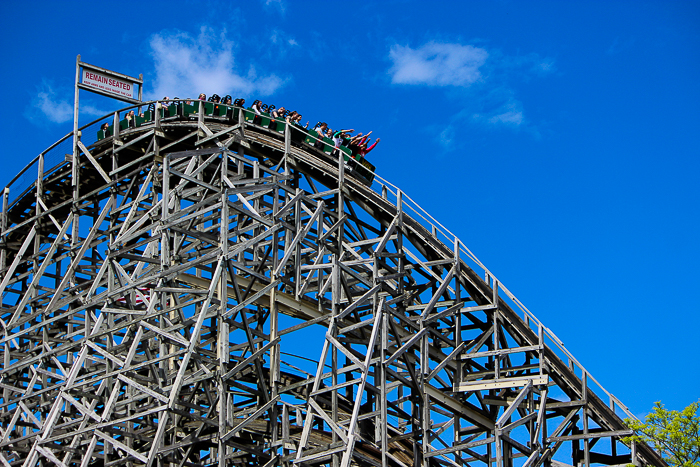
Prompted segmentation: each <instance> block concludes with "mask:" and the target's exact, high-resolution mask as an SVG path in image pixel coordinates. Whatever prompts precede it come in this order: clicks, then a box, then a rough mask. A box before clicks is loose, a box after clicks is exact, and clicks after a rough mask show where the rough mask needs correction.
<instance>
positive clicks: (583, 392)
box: [0, 101, 666, 467]
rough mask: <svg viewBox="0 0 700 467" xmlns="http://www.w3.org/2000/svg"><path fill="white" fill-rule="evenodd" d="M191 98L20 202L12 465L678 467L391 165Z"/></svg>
mask: <svg viewBox="0 0 700 467" xmlns="http://www.w3.org/2000/svg"><path fill="white" fill-rule="evenodd" d="M193 102H195V103H194V104H190V103H188V101H182V102H175V103H173V102H159V101H154V102H152V104H153V112H152V113H149V115H148V116H147V117H146V116H144V117H141V119H140V120H139V121H138V122H136V121H135V122H134V124H133V125H130V124H129V122H127V124H124V123H123V121H124V120H125V119H124V116H125V115H127V114H128V113H129V112H130V111H131V110H134V109H137V106H131V107H126V108H123V109H120V110H118V111H115V112H113V113H111V114H109V115H107V116H105V117H103V118H101V119H98V120H96V121H94V122H92V123H90V124H88V125H85V126H83V127H82V128H80V129H79V130H78V132H77V133H76V134H75V135H74V134H73V133H70V134H68V135H66V136H65V137H64V138H62V139H61V140H59V141H58V142H57V143H55V144H54V145H52V146H51V147H50V148H48V149H47V150H46V151H44V152H42V153H41V154H40V155H39V156H38V157H36V158H35V159H34V160H33V161H32V162H31V163H30V164H29V165H28V166H27V167H26V168H25V169H24V170H23V171H22V172H20V173H19V174H18V175H17V176H16V177H15V178H14V179H13V180H12V181H11V182H10V184H9V185H8V186H7V187H6V188H5V190H4V191H3V200H2V217H1V218H0V232H1V233H0V273H1V276H0V277H1V279H0V296H2V309H1V310H0V325H2V328H3V332H2V340H1V341H0V344H1V345H0V352H1V353H2V365H1V367H0V395H1V398H0V462H1V463H2V464H3V465H4V466H20V465H22V466H34V465H42V466H47V465H57V466H82V467H88V466H118V465H125V466H128V467H131V466H140V465H147V466H154V465H157V466H179V467H181V466H209V465H220V466H223V465H227V466H228V465H243V466H293V465H299V466H333V467H337V466H342V467H348V466H392V467H399V466H401V467H408V466H459V467H461V466H472V465H487V466H492V465H494V464H495V466H496V467H538V466H557V467H560V466H565V465H576V466H579V465H580V466H584V465H585V466H591V465H593V464H602V465H625V464H630V463H633V464H635V465H639V466H641V465H654V466H665V465H666V464H665V463H664V461H663V459H662V458H661V457H660V456H659V455H658V454H657V453H656V452H655V451H654V450H652V449H651V448H650V447H649V446H647V445H645V444H640V443H635V442H629V443H625V442H623V438H625V437H626V436H628V435H630V434H631V432H630V431H629V429H628V428H627V427H626V425H625V424H624V422H623V419H624V418H625V417H632V416H633V415H632V414H631V413H630V411H629V410H628V409H627V408H626V407H625V405H624V404H623V403H622V402H621V401H620V400H619V399H617V398H616V397H614V396H613V395H612V394H610V393H608V392H607V391H605V389H604V388H603V387H602V386H601V385H600V384H599V383H598V381H597V380H595V378H594V377H593V376H592V375H591V374H589V373H588V371H586V369H585V368H584V367H583V366H582V365H581V364H580V363H579V362H578V360H576V359H575V358H574V357H573V355H571V354H570V352H568V351H567V349H566V348H565V346H564V345H563V343H562V342H561V341H560V340H559V339H558V338H557V337H556V336H555V335H554V333H553V332H552V331H551V330H550V329H548V328H547V327H545V326H544V325H543V324H542V323H541V322H540V321H539V320H538V319H537V318H536V317H535V316H534V314H533V313H532V312H531V311H530V310H529V309H528V308H526V307H525V306H524V305H523V304H522V303H521V302H520V301H519V300H518V299H517V298H516V297H515V296H514V295H513V294H512V293H511V292H510V291H509V290H508V288H506V287H505V286H504V285H503V284H502V283H501V282H500V281H499V280H498V279H497V278H496V277H495V276H494V274H492V272H491V271H489V270H488V269H487V268H486V267H485V266H484V265H483V264H482V263H481V262H480V261H479V260H478V259H477V258H476V256H474V254H473V253H472V252H471V251H470V250H469V249H468V248H466V246H465V245H464V244H463V243H462V242H461V241H460V240H459V239H458V238H456V237H455V236H454V235H453V234H452V233H451V232H450V231H449V230H447V228H445V227H444V226H442V225H441V224H440V223H439V222H437V221H436V220H435V219H433V218H432V217H431V216H430V215H429V214H428V213H426V212H425V211H424V210H423V209H421V208H420V206H418V205H417V204H416V203H415V202H414V201H413V200H412V199H411V198H410V197H409V196H407V195H406V194H405V193H403V192H402V191H401V190H400V189H399V188H397V187H396V186H394V185H392V184H391V183H389V182H388V181H386V180H384V179H382V178H381V177H380V176H379V175H374V170H373V167H372V170H370V169H369V166H367V165H365V164H361V163H360V164H358V163H357V162H361V161H357V160H354V162H353V158H352V157H350V155H348V154H346V153H343V157H338V156H337V155H332V150H331V149H330V148H328V150H327V148H326V147H325V146H324V145H322V144H321V145H317V144H312V143H313V142H314V141H313V140H314V138H315V136H314V135H313V134H306V135H303V134H302V137H299V133H298V131H299V130H298V129H296V128H293V127H292V126H291V125H289V124H287V123H286V122H278V125H277V128H274V129H271V128H270V125H269V124H268V125H264V124H255V123H253V120H252V119H250V118H246V117H247V115H248V114H247V112H249V111H248V110H247V109H244V108H241V107H237V106H231V107H230V108H226V109H224V110H222V111H219V112H215V111H214V109H208V108H206V107H205V106H206V104H205V103H203V102H199V103H197V101H193ZM142 105H144V106H147V105H149V103H145V104H142ZM173 106H174V109H173ZM186 106H190V107H186ZM171 109H172V112H171ZM136 114H139V112H136ZM105 122H106V123H107V124H108V125H107V126H108V127H109V130H108V131H105V130H101V129H100V128H101V127H104V123H105ZM136 123H138V124H136ZM100 131H101V133H100V134H99V137H98V132H100ZM295 132H297V133H295ZM309 138H310V139H309ZM319 146H320V147H321V149H319V148H318V147H319ZM76 147H77V150H74V148H76ZM361 167H362V168H364V169H365V170H364V171H363V169H362V168H361Z"/></svg>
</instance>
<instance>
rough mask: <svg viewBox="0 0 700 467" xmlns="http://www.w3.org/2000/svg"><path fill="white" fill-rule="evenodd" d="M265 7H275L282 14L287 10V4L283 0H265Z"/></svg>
mask: <svg viewBox="0 0 700 467" xmlns="http://www.w3.org/2000/svg"><path fill="white" fill-rule="evenodd" d="M265 7H266V8H273V9H275V10H277V11H279V13H280V14H281V15H284V13H285V12H286V11H287V5H286V4H285V2H284V1H283V0H265Z"/></svg>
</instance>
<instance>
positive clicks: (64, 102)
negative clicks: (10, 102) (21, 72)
mask: <svg viewBox="0 0 700 467" xmlns="http://www.w3.org/2000/svg"><path fill="white" fill-rule="evenodd" d="M73 93H74V90H73V88H69V87H59V88H56V87H55V86H54V85H53V83H52V82H51V81H49V80H46V79H44V80H42V82H41V84H40V85H39V86H37V92H36V94H35V95H34V98H33V99H32V100H31V104H30V106H29V108H28V109H27V110H26V111H25V113H24V115H25V117H27V118H28V119H29V120H31V121H34V122H45V121H46V120H48V121H49V122H52V123H66V122H69V121H71V120H73V102H72V101H73ZM69 99H70V100H69ZM106 113H107V112H106V111H104V110H101V109H98V108H96V107H94V106H92V105H90V104H86V103H83V104H82V105H80V114H81V115H90V116H100V115H105V114H106Z"/></svg>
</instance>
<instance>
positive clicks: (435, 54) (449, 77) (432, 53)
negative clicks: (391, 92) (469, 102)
mask: <svg viewBox="0 0 700 467" xmlns="http://www.w3.org/2000/svg"><path fill="white" fill-rule="evenodd" d="M488 56H489V54H488V52H486V50H484V49H481V48H479V47H474V46H471V45H461V44H449V43H438V42H428V43H427V44H425V45H423V46H421V47H419V48H417V49H412V48H410V47H409V46H401V45H398V44H396V45H394V46H393V47H392V48H391V50H390V51H389V58H390V59H391V60H392V62H393V63H394V64H393V66H392V67H391V69H390V70H389V74H390V75H391V82H392V83H395V84H424V85H428V86H469V85H471V84H473V83H475V82H476V81H478V80H480V79H481V72H480V71H479V68H481V66H482V65H484V63H485V62H486V59H487V58H488Z"/></svg>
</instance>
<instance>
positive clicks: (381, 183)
mask: <svg viewBox="0 0 700 467" xmlns="http://www.w3.org/2000/svg"><path fill="white" fill-rule="evenodd" d="M178 102H180V103H185V102H192V103H194V102H202V103H203V104H204V103H206V102H208V101H199V99H192V98H188V99H168V100H153V101H147V102H142V103H140V104H132V105H129V106H127V107H123V108H121V109H118V110H115V111H113V112H110V113H108V114H106V115H104V116H102V117H100V118H97V119H95V120H93V121H91V122H90V123H88V124H86V125H83V126H81V127H80V128H78V132H79V134H80V132H82V130H84V129H85V128H88V127H90V126H92V125H94V124H96V123H99V122H100V121H102V120H104V119H106V118H113V117H115V116H117V117H118V115H119V114H121V113H122V112H125V111H129V110H131V109H134V108H137V107H144V106H145V107H148V106H150V105H151V104H155V105H156V109H158V108H159V106H158V105H159V104H160V105H161V106H162V105H163V104H166V105H171V104H173V103H178ZM215 105H225V106H227V107H231V108H234V109H239V112H245V111H250V110H248V109H246V108H244V107H240V106H235V105H233V104H230V105H229V104H222V103H215ZM200 108H201V106H200ZM270 118H274V117H270ZM239 119H243V120H244V119H245V116H244V114H243V113H240V114H239ZM116 121H118V118H117V119H115V122H116ZM284 124H285V125H286V126H289V124H288V123H287V122H286V121H285V122H284ZM303 130H304V131H305V132H306V133H307V134H308V136H309V137H310V138H312V139H314V140H316V141H323V139H322V138H321V139H319V138H316V137H314V136H313V135H311V134H310V133H309V130H308V129H306V128H303ZM287 134H289V132H288V131H286V130H285V135H287ZM72 136H73V132H72V131H71V132H70V133H68V134H67V135H66V136H64V137H63V138H61V139H59V140H58V141H56V142H55V143H53V144H52V145H51V146H49V147H48V148H47V149H45V150H44V151H42V152H41V153H39V155H38V156H36V157H35V158H34V159H32V161H31V162H29V163H28V164H27V165H26V166H25V167H24V168H23V169H22V170H21V171H20V172H19V173H18V174H17V175H15V176H14V177H13V178H12V180H10V182H9V183H8V184H7V185H6V186H5V190H9V189H10V187H11V186H12V185H13V184H14V183H15V182H16V181H17V180H18V179H19V178H20V177H21V176H22V175H23V174H24V173H25V172H27V171H28V170H29V169H30V168H31V167H32V166H33V165H34V164H36V162H37V161H38V160H39V158H40V157H41V156H45V155H46V154H48V153H49V152H50V151H51V150H53V149H55V148H56V147H57V146H58V145H59V144H61V143H63V142H65V141H66V140H67V139H68V138H70V137H72ZM59 165H60V164H59ZM52 169H53V168H49V169H48V170H46V171H45V172H49V171H51V170H52ZM375 184H376V185H378V186H377V187H375ZM30 186H31V185H30ZM370 188H371V189H372V190H373V191H375V192H376V193H378V194H379V195H380V196H382V197H385V195H386V193H391V194H392V195H393V196H394V198H395V199H396V200H397V202H399V203H400V204H401V205H402V207H404V206H405V207H408V208H409V209H410V210H411V211H413V212H414V213H415V214H416V215H417V216H418V218H420V219H422V220H423V221H424V222H425V223H427V224H428V225H429V226H430V228H431V232H432V233H433V235H434V236H435V237H436V238H437V239H438V240H440V238H439V236H438V234H442V236H443V237H444V238H445V240H447V242H443V243H445V244H446V245H449V244H452V245H455V244H458V246H459V251H460V252H461V253H463V254H464V255H465V256H466V257H467V258H468V259H470V260H471V261H472V262H473V263H474V264H476V265H477V266H478V267H479V268H481V269H482V270H483V272H484V273H485V274H486V277H487V279H488V278H490V279H491V280H492V281H493V286H494V287H496V286H497V287H498V289H499V292H501V291H502V292H503V293H504V294H505V295H506V297H508V298H509V299H510V300H511V301H512V302H513V303H514V304H515V305H516V306H517V307H518V308H520V310H522V312H523V313H524V316H525V318H526V319H525V322H526V324H527V325H528V327H530V328H531V329H532V330H533V331H535V332H538V331H539V329H542V332H543V334H544V335H545V336H547V337H548V338H549V339H550V340H551V341H552V342H553V343H554V345H555V346H556V347H557V348H558V349H559V350H560V351H561V352H563V354H564V355H565V356H566V357H567V358H568V359H569V362H570V364H573V365H575V366H576V367H578V368H579V369H580V371H581V372H582V376H583V375H585V376H586V379H587V381H593V382H594V383H595V384H596V385H597V386H598V387H599V388H600V390H601V391H602V392H604V393H605V394H606V395H607V396H608V397H609V398H610V405H611V406H613V407H612V409H613V410H614V406H615V405H617V407H619V408H620V409H622V410H623V411H624V413H625V414H626V415H628V416H629V417H630V418H632V419H635V420H637V417H636V416H635V415H634V414H633V413H632V412H631V411H630V410H629V408H627V406H625V405H624V404H623V403H622V402H621V401H620V399H618V398H617V397H616V396H614V395H613V394H612V393H610V392H609V391H607V390H606V389H605V388H604V387H603V386H602V385H601V384H600V383H599V382H598V380H596V379H595V378H594V377H593V376H592V375H591V373H590V372H589V371H588V370H586V368H585V367H584V366H583V365H582V364H581V363H580V362H579V361H578V360H577V359H576V358H575V357H574V356H573V355H572V354H571V352H569V350H568V349H567V348H566V347H565V346H564V343H563V342H562V341H561V340H560V339H559V338H558V337H557V336H556V334H554V332H553V331H552V330H551V329H549V328H548V327H546V326H544V325H543V324H542V322H541V321H540V320H539V319H538V318H537V317H536V316H535V314H534V313H533V312H532V311H530V310H529V309H528V308H527V307H526V306H525V305H524V304H523V303H522V302H521V301H520V300H519V299H518V298H517V297H516V296H515V295H514V294H513V293H512V292H511V291H510V290H509V289H508V288H507V287H506V286H505V285H503V283H502V282H501V281H499V280H498V279H497V278H496V276H495V275H494V274H493V273H492V272H491V271H490V270H489V269H488V268H487V267H486V266H485V265H484V264H483V263H482V262H481V261H479V259H478V258H477V257H476V255H475V254H474V253H473V252H472V251H471V250H469V248H467V247H466V246H465V244H464V242H462V241H461V240H460V239H459V238H458V237H457V236H456V235H455V234H454V233H452V232H451V231H450V230H449V229H447V228H446V227H445V226H443V225H442V224H441V223H440V222H438V221H437V220H436V219H435V218H434V217H433V216H431V215H430V214H429V213H428V212H427V211H425V210H424V209H423V208H422V207H421V206H420V205H419V204H418V203H417V202H416V201H415V200H413V199H412V198H411V197H410V196H408V195H406V194H405V193H404V192H403V191H402V190H401V189H400V188H398V187H397V186H396V185H394V184H392V183H391V182H389V181H388V180H386V179H384V178H383V177H381V176H379V175H377V174H375V177H374V180H373V182H372V183H371V186H370ZM27 189H29V187H27ZM25 191H26V190H25ZM22 194H24V191H23V192H22V193H20V195H22ZM399 199H400V201H398V200H399ZM16 200H17V199H13V200H12V202H10V203H9V205H8V207H9V206H11V205H12V204H14V203H15V201H16ZM531 323H534V324H535V325H536V326H534V329H533V326H532V324H531Z"/></svg>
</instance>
